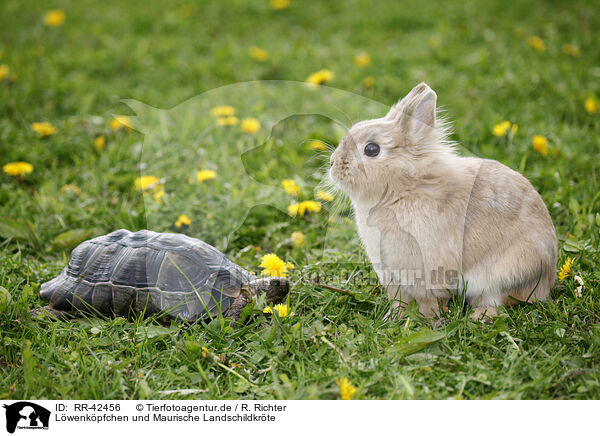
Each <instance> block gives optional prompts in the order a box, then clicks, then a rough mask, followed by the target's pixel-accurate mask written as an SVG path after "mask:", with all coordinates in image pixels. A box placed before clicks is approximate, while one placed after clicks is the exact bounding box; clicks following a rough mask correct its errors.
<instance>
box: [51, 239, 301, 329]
mask: <svg viewBox="0 0 600 436" xmlns="http://www.w3.org/2000/svg"><path fill="white" fill-rule="evenodd" d="M288 291H289V282H288V280H287V279H285V278H283V277H268V278H257V277H256V276H255V275H254V274H253V273H251V272H249V271H246V270H245V269H243V268H242V267H240V266H238V265H236V264H235V263H233V262H232V261H231V260H229V259H228V258H227V257H226V256H225V255H224V254H223V253H221V252H220V251H219V250H217V249H216V248H214V247H212V246H211V245H209V244H207V243H206V242H203V241H201V240H199V239H195V238H191V237H189V236H186V235H183V234H178V233H157V232H153V231H150V230H140V231H138V232H135V233H133V232H130V231H128V230H124V229H121V230H117V231H114V232H112V233H109V234H107V235H104V236H99V237H97V238H94V239H91V240H88V241H85V242H83V243H81V244H80V245H79V246H77V247H76V248H75V249H74V250H73V252H72V253H71V258H70V260H69V263H68V265H67V266H66V267H65V268H64V270H63V271H62V272H61V273H60V275H59V276H58V277H56V278H54V279H52V280H50V281H48V282H46V283H43V284H42V286H41V291H40V295H41V297H42V298H43V299H45V300H48V301H49V305H48V306H46V307H45V308H42V309H40V310H39V311H43V310H47V311H48V312H50V313H51V314H53V315H56V316H58V315H63V314H64V313H65V312H66V313H71V314H73V313H75V314H78V313H82V312H83V313H94V312H99V313H101V314H105V315H116V316H129V315H134V316H136V315H141V316H149V315H152V314H155V313H161V314H164V315H165V317H166V320H183V321H187V322H192V323H193V322H196V321H199V320H205V319H208V318H213V317H215V316H218V314H219V313H221V314H222V315H223V316H231V317H232V318H233V319H234V320H236V321H237V320H238V319H239V318H240V315H241V312H242V309H243V308H244V307H245V306H246V305H247V304H248V303H249V302H250V301H251V300H252V298H253V297H254V296H258V295H259V294H262V293H264V294H266V300H267V302H269V303H280V302H282V301H283V299H284V298H285V297H286V295H287V293H288Z"/></svg>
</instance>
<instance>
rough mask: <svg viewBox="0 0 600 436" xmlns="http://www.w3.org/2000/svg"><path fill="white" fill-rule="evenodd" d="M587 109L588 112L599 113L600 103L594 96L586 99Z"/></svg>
mask: <svg viewBox="0 0 600 436" xmlns="http://www.w3.org/2000/svg"><path fill="white" fill-rule="evenodd" d="M585 110H586V111H587V113H588V114H590V115H594V114H595V113H598V103H597V102H596V100H594V99H593V98H592V97H589V98H587V99H586V100H585Z"/></svg>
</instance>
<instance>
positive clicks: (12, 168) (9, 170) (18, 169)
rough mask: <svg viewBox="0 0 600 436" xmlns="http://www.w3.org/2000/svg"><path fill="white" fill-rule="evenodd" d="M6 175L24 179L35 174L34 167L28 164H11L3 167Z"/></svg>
mask: <svg viewBox="0 0 600 436" xmlns="http://www.w3.org/2000/svg"><path fill="white" fill-rule="evenodd" d="M2 171H4V174H6V175H9V176H13V177H19V178H23V177H25V176H26V175H27V174H31V173H32V172H33V165H31V164H30V163H27V162H10V163H7V164H6V165H4V166H3V167H2Z"/></svg>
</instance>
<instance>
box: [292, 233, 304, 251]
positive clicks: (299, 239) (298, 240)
mask: <svg viewBox="0 0 600 436" xmlns="http://www.w3.org/2000/svg"><path fill="white" fill-rule="evenodd" d="M291 239H292V242H293V243H294V245H296V246H297V247H304V246H305V245H306V235H305V234H304V233H302V232H294V233H292V236H291Z"/></svg>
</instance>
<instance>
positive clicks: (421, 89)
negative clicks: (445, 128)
mask: <svg viewBox="0 0 600 436" xmlns="http://www.w3.org/2000/svg"><path fill="white" fill-rule="evenodd" d="M436 102H437V95H436V93H435V92H434V91H433V89H431V88H430V87H429V86H428V85H427V84H426V83H420V84H418V85H417V86H415V87H414V88H413V90H412V91H411V92H410V93H409V94H408V95H407V96H406V97H404V98H403V99H402V100H401V101H400V102H399V103H398V104H397V105H396V106H397V108H396V109H395V110H396V113H395V116H394V118H393V120H394V121H395V122H396V123H397V125H398V127H399V128H400V131H401V134H402V135H408V136H410V137H411V138H412V139H413V141H414V142H415V143H419V142H421V141H423V140H424V139H426V137H427V135H428V134H429V133H430V132H431V129H433V128H434V126H435V105H436ZM390 112H391V111H390Z"/></svg>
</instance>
